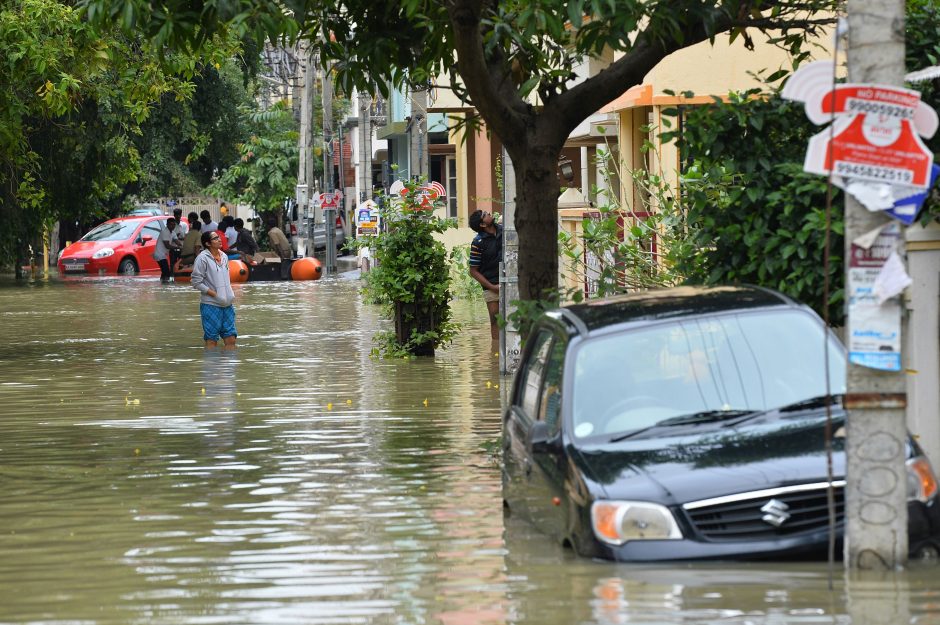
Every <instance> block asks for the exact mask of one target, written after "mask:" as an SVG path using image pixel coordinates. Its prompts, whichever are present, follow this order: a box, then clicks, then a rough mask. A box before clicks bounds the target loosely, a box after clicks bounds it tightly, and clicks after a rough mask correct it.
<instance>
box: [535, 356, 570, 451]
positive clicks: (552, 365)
mask: <svg viewBox="0 0 940 625" xmlns="http://www.w3.org/2000/svg"><path fill="white" fill-rule="evenodd" d="M566 348H567V345H566V344H565V343H564V342H563V341H559V340H556V341H554V342H553V343H552V350H551V352H550V353H549V355H548V362H547V363H546V365H545V377H544V378H543V380H542V388H541V391H540V393H539V394H540V399H539V417H538V418H539V420H540V421H545V422H546V423H547V424H548V427H549V432H550V433H551V434H556V433H557V432H558V431H559V430H560V429H561V378H562V373H564V370H565V349H566Z"/></svg>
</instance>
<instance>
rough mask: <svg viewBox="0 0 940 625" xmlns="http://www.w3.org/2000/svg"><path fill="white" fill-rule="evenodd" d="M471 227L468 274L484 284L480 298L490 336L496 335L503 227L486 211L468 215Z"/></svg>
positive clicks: (494, 338)
mask: <svg viewBox="0 0 940 625" xmlns="http://www.w3.org/2000/svg"><path fill="white" fill-rule="evenodd" d="M470 229H471V230H473V231H474V232H476V233H477V235H476V236H475V237H474V238H473V242H472V243H470V277H472V278H473V279H474V280H476V281H477V282H479V283H480V286H481V287H483V301H484V302H486V310H487V312H489V315H490V336H491V337H492V338H493V340H496V339H498V338H499V327H498V326H497V324H496V314H497V313H498V312H499V263H500V261H502V260H503V227H502V226H501V225H498V224H497V223H496V222H495V221H494V219H493V215H492V214H490V213H488V212H487V211H482V210H478V211H474V212H473V213H471V214H470Z"/></svg>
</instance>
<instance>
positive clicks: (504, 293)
mask: <svg viewBox="0 0 940 625" xmlns="http://www.w3.org/2000/svg"><path fill="white" fill-rule="evenodd" d="M500 160H501V161H502V169H503V171H502V176H503V215H502V218H503V221H502V223H503V262H502V263H501V264H500V271H499V314H500V315H501V316H502V317H503V319H508V318H509V315H511V314H512V313H513V312H514V311H515V308H516V307H515V306H514V305H513V304H512V302H516V301H518V300H519V235H518V234H517V233H516V169H515V167H513V164H512V160H511V159H510V158H509V153H508V152H506V148H503V157H502V159H500ZM521 357H522V337H521V336H520V335H519V333H518V332H517V331H516V330H514V329H513V328H512V326H511V324H506V325H505V326H504V327H502V328H500V330H499V372H500V373H502V374H503V375H512V374H514V373H515V372H516V369H518V368H519V359H520V358H521ZM503 386H504V387H505V388H508V387H509V386H510V384H508V383H507V384H503Z"/></svg>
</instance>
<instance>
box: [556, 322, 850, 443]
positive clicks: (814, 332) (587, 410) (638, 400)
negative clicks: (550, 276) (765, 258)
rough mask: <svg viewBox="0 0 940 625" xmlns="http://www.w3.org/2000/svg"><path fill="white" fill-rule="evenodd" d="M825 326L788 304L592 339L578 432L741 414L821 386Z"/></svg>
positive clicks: (835, 361)
mask: <svg viewBox="0 0 940 625" xmlns="http://www.w3.org/2000/svg"><path fill="white" fill-rule="evenodd" d="M823 333H824V330H823V327H822V324H821V323H820V322H819V320H818V319H816V318H814V317H813V316H812V315H810V314H808V313H806V312H803V311H799V310H792V309H791V310H776V311H761V312H748V313H741V314H733V315H716V316H711V317H700V318H696V319H690V320H684V321H675V322H670V323H663V324H658V325H655V326H647V327H644V328H639V329H635V330H629V331H626V332H621V333H617V334H611V335H607V336H600V337H597V338H594V339H591V340H588V341H586V342H585V343H584V344H583V345H582V346H581V348H580V349H579V350H578V352H577V356H576V359H575V378H574V389H573V393H572V402H573V411H572V415H573V419H574V423H573V427H574V434H575V436H577V437H587V436H596V435H607V436H609V435H614V436H616V435H617V434H622V433H625V432H630V431H633V430H640V429H644V428H650V427H653V426H656V425H657V424H662V425H668V424H663V422H664V421H666V420H667V419H672V422H671V423H672V424H680V423H691V422H701V421H707V420H712V421H714V420H715V419H719V418H721V415H722V413H726V414H727V415H728V416H729V417H730V416H732V415H734V416H740V415H744V414H747V413H749V412H751V411H765V410H770V409H774V408H780V407H783V406H788V405H790V404H793V403H795V402H800V401H804V400H807V399H810V398H814V397H818V396H820V395H825V394H826V378H825V370H824V368H823V360H824V343H823V340H824V339H823ZM828 340H829V341H830V343H829V372H830V384H831V393H832V394H834V395H837V394H842V393H844V392H845V356H844V352H843V350H842V348H841V346H840V345H839V344H838V343H837V342H836V341H835V340H833V339H831V338H830V339H828ZM684 416H689V419H682V418H681V417H684ZM677 417H680V418H678V419H677ZM696 417H697V418H696Z"/></svg>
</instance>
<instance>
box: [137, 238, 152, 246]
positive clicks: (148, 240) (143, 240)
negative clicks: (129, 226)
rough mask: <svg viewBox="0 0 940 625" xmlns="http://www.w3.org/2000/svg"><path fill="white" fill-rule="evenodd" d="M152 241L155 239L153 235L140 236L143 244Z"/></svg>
mask: <svg viewBox="0 0 940 625" xmlns="http://www.w3.org/2000/svg"><path fill="white" fill-rule="evenodd" d="M150 241H153V237H140V244H141V245H147V243H149V242H150Z"/></svg>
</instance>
